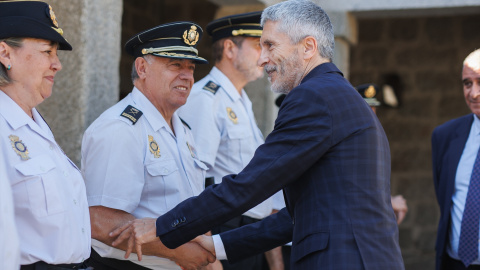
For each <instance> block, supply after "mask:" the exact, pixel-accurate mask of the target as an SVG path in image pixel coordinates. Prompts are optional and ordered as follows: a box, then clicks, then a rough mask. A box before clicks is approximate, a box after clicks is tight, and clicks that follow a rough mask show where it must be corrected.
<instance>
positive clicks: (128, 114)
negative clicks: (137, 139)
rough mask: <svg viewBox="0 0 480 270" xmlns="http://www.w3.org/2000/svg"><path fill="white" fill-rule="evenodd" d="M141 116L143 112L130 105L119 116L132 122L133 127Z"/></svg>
mask: <svg viewBox="0 0 480 270" xmlns="http://www.w3.org/2000/svg"><path fill="white" fill-rule="evenodd" d="M142 115H143V112H142V111H140V110H139V109H137V108H135V107H133V106H132V105H128V106H127V107H126V108H125V110H124V111H123V112H122V113H121V114H120V116H123V117H125V118H127V119H128V120H130V121H132V125H135V124H136V123H137V121H138V119H140V117H142Z"/></svg>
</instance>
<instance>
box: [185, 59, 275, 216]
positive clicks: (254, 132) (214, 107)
mask: <svg viewBox="0 0 480 270" xmlns="http://www.w3.org/2000/svg"><path fill="white" fill-rule="evenodd" d="M179 115H180V117H182V119H184V120H185V121H186V122H187V123H188V124H189V125H190V126H191V127H192V132H193V135H194V137H195V141H196V142H197V145H198V148H197V151H198V155H199V156H200V159H201V160H202V161H203V162H205V163H206V164H207V166H208V168H209V170H208V171H207V176H208V177H210V176H213V177H214V178H215V183H217V184H218V183H221V181H222V177H223V176H225V175H228V174H237V173H239V172H240V171H242V170H243V168H244V167H245V166H246V165H247V164H248V163H249V162H250V160H251V159H252V157H253V155H254V153H255V150H256V149H257V148H258V146H260V145H261V144H262V143H263V142H264V140H263V136H262V133H261V132H260V130H259V129H258V127H257V125H256V123H255V117H254V115H253V111H252V102H251V101H250V99H249V98H248V96H247V93H246V92H245V91H244V90H242V95H240V94H239V93H238V91H237V89H236V88H235V86H234V85H233V84H232V82H231V81H230V80H229V79H228V77H227V76H225V75H224V74H223V73H222V72H221V71H220V70H219V69H217V68H216V67H214V68H213V69H212V70H211V71H210V74H208V75H207V76H206V77H205V78H203V79H201V80H200V81H198V82H197V83H195V84H194V85H193V88H192V91H191V93H190V96H189V97H188V100H187V103H186V104H185V105H184V106H182V107H180V109H179ZM280 196H281V194H280ZM271 212H272V200H271V198H270V199H267V200H265V201H264V202H262V203H261V204H259V205H257V206H255V207H254V208H252V209H250V210H249V211H247V212H246V213H245V214H244V215H246V216H249V217H252V218H256V219H262V218H264V217H266V216H268V215H270V214H271Z"/></svg>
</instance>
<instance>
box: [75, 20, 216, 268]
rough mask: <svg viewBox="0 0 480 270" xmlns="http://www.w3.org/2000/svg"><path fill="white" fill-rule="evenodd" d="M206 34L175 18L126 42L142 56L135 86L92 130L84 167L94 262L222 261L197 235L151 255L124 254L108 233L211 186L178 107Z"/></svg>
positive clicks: (169, 264)
mask: <svg viewBox="0 0 480 270" xmlns="http://www.w3.org/2000/svg"><path fill="white" fill-rule="evenodd" d="M201 36H202V28H201V27H200V26H199V25H197V24H196V23H193V22H171V23H167V24H162V25H158V26H156V27H153V28H150V29H147V30H145V31H143V32H141V33H138V34H136V35H134V36H133V37H132V38H130V39H129V40H128V41H127V43H126V44H125V50H126V51H127V53H128V54H130V55H132V56H134V58H135V61H134V63H133V66H132V82H133V85H134V87H133V90H132V92H131V93H130V94H129V95H128V96H127V97H125V98H124V99H122V100H121V101H119V102H118V103H117V104H115V105H114V106H112V107H111V108H109V109H107V110H106V111H105V112H104V113H102V114H101V115H100V116H99V117H98V118H97V119H96V120H95V121H94V122H93V123H92V124H91V125H90V127H88V129H87V130H86V131H85V134H84V137H83V141H82V173H83V175H84V178H85V184H86V186H87V198H88V203H89V206H90V218H91V220H92V238H93V240H92V246H93V249H92V256H91V258H90V260H89V262H88V263H89V265H90V266H93V267H94V268H95V270H99V269H100V270H101V269H107V270H108V269H126V270H135V269H180V267H183V268H184V269H197V268H200V267H202V266H205V265H206V264H208V263H209V262H213V261H215V257H214V256H213V255H212V254H210V253H209V252H208V251H206V250H204V249H201V248H199V249H195V248H194V247H199V246H198V244H195V243H187V244H185V245H183V246H181V247H179V248H177V249H175V250H170V249H167V248H165V247H164V246H163V245H159V244H157V243H152V245H149V246H148V250H149V251H148V252H147V253H146V254H147V255H149V256H144V257H143V260H142V258H141V257H140V258H139V259H138V260H137V259H136V257H134V256H132V257H131V258H129V260H124V256H123V254H124V251H123V250H121V249H125V247H126V245H125V246H117V247H116V248H113V247H112V246H111V243H112V241H113V240H112V238H110V237H109V236H108V233H109V232H110V231H111V230H112V229H114V228H116V227H118V226H120V225H122V224H124V223H126V222H128V221H129V220H133V219H135V218H144V217H156V216H159V215H163V214H164V213H166V212H167V211H168V210H170V209H172V208H173V207H174V206H175V205H177V204H178V203H180V202H181V201H183V200H185V199H187V198H189V197H192V196H196V195H198V194H199V193H200V192H201V191H202V190H203V189H204V180H205V171H206V169H207V167H206V166H205V165H204V164H203V163H202V162H201V161H200V160H199V159H198V154H197V150H196V149H197V146H196V144H195V142H194V138H193V135H192V133H191V131H190V127H189V126H188V124H187V123H186V122H185V121H183V120H182V119H181V118H180V117H179V116H178V114H177V112H176V111H177V109H178V108H179V107H180V106H182V105H183V104H185V102H186V100H187V97H188V95H189V93H190V89H191V88H192V85H193V81H194V79H193V73H194V70H195V66H196V64H205V63H207V61H206V60H205V59H203V58H202V57H199V56H198V51H197V49H196V45H197V44H198V42H199V41H200V39H201ZM176 222H177V223H182V222H185V220H183V219H181V220H180V219H179V220H177V221H176ZM175 262H176V263H177V264H178V265H177V264H176V263H175Z"/></svg>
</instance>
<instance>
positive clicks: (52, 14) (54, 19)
mask: <svg viewBox="0 0 480 270" xmlns="http://www.w3.org/2000/svg"><path fill="white" fill-rule="evenodd" d="M48 9H49V10H50V20H52V23H53V25H55V27H57V28H58V22H57V17H56V16H55V12H53V9H52V6H50V5H48Z"/></svg>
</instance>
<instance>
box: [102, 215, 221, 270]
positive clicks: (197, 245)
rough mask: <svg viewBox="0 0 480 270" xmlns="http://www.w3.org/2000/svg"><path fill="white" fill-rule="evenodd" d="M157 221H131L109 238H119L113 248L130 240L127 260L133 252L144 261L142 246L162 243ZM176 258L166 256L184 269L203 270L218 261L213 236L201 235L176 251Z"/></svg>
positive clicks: (126, 253)
mask: <svg viewBox="0 0 480 270" xmlns="http://www.w3.org/2000/svg"><path fill="white" fill-rule="evenodd" d="M155 222H156V219H154V218H143V219H135V220H132V221H129V222H127V223H125V224H124V225H122V226H121V227H118V228H117V229H115V230H114V231H112V232H111V233H110V234H109V236H110V237H117V238H116V239H115V240H114V241H113V243H112V246H114V247H115V246H118V245H120V244H121V243H122V242H124V241H126V240H128V243H127V249H126V252H125V259H127V258H128V257H129V256H130V254H131V253H132V251H135V253H137V257H138V260H139V261H141V260H142V245H143V244H146V243H150V242H154V241H160V238H158V237H157V229H156V226H155ZM173 251H174V252H173V254H175V255H174V256H166V257H168V258H169V259H171V260H173V261H175V262H176V263H177V264H178V265H179V266H180V267H181V268H182V269H185V270H190V269H201V268H202V267H204V266H206V265H208V264H209V263H213V262H215V260H216V257H215V247H214V245H213V240H212V238H211V236H207V235H200V236H198V237H197V238H195V239H194V240H192V241H191V242H188V243H186V244H184V245H182V246H180V247H178V248H176V249H175V250H173Z"/></svg>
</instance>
